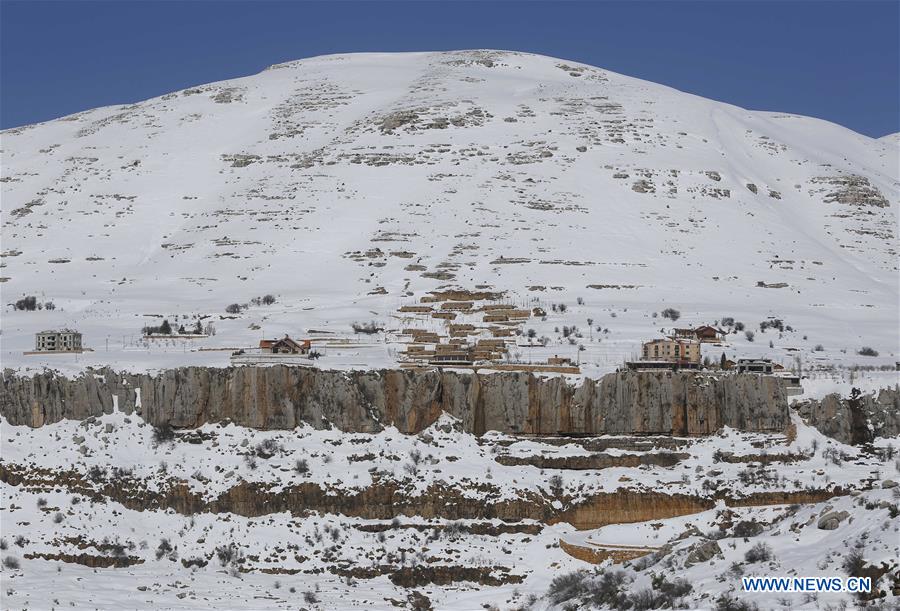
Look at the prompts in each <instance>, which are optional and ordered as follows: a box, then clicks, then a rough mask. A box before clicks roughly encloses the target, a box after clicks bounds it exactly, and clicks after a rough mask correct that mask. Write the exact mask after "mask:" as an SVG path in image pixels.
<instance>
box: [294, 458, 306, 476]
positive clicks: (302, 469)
mask: <svg viewBox="0 0 900 611" xmlns="http://www.w3.org/2000/svg"><path fill="white" fill-rule="evenodd" d="M294 472H295V473H297V474H298V475H303V474H305V473H309V462H307V460H306V459H305V458H298V459H297V462H295V463H294Z"/></svg>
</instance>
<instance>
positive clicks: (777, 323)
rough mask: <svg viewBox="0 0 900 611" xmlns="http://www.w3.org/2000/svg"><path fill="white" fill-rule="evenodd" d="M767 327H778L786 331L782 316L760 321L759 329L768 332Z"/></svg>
mask: <svg viewBox="0 0 900 611" xmlns="http://www.w3.org/2000/svg"><path fill="white" fill-rule="evenodd" d="M766 329H778V330H779V331H781V332H784V321H782V320H781V319H780V318H773V319H771V320H764V321H762V322H761V323H759V330H760V331H762V332H763V333H765V332H766Z"/></svg>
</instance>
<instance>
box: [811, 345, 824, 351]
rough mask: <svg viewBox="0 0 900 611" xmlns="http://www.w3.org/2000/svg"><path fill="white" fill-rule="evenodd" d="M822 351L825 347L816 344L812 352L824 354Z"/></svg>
mask: <svg viewBox="0 0 900 611" xmlns="http://www.w3.org/2000/svg"><path fill="white" fill-rule="evenodd" d="M824 351H825V346H823V345H822V344H816V347H815V348H813V352H824Z"/></svg>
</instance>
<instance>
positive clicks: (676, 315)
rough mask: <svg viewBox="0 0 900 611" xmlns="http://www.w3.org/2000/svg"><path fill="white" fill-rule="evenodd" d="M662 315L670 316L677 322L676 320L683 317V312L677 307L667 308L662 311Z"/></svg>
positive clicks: (669, 317) (664, 316)
mask: <svg viewBox="0 0 900 611" xmlns="http://www.w3.org/2000/svg"><path fill="white" fill-rule="evenodd" d="M662 317H663V318H668V319H669V320H671V321H672V322H675V321H676V320H678V319H679V318H681V312H679V311H678V310H676V309H675V308H666V309H665V310H663V311H662Z"/></svg>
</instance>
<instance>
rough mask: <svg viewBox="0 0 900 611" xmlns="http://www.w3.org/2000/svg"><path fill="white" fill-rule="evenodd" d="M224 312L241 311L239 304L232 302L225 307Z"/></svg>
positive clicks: (233, 312) (235, 312) (237, 312)
mask: <svg viewBox="0 0 900 611" xmlns="http://www.w3.org/2000/svg"><path fill="white" fill-rule="evenodd" d="M225 312H226V313H228V314H240V313H241V304H239V303H232V304H229V305H227V306H226V307H225Z"/></svg>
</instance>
